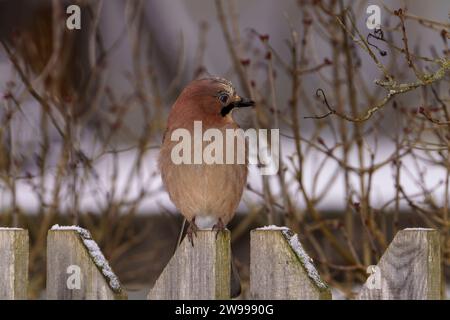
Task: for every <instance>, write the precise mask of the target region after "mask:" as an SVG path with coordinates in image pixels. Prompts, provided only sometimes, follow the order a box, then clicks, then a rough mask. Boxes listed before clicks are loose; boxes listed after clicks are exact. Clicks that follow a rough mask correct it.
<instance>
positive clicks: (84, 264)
mask: <svg viewBox="0 0 450 320" xmlns="http://www.w3.org/2000/svg"><path fill="white" fill-rule="evenodd" d="M79 230H81V231H83V232H84V234H80V232H79V231H77V230H50V231H49V232H48V236H47V299H58V300H84V299H86V300H113V299H126V297H127V295H126V293H125V291H124V290H123V289H122V288H121V287H120V284H119V283H118V281H117V279H116V278H115V275H114V274H113V273H112V271H111V269H110V268H109V265H107V262H106V260H104V258H103V255H102V254H101V252H99V251H97V250H95V251H92V250H91V249H92V247H93V248H94V249H98V246H97V245H96V244H95V242H94V241H93V240H92V239H91V238H90V234H89V232H87V231H86V230H84V229H81V228H79ZM77 270H79V272H77ZM77 274H78V275H79V276H80V278H79V279H80V282H79V284H80V286H79V287H77V286H74V283H76V282H74V279H75V278H74V277H77Z"/></svg>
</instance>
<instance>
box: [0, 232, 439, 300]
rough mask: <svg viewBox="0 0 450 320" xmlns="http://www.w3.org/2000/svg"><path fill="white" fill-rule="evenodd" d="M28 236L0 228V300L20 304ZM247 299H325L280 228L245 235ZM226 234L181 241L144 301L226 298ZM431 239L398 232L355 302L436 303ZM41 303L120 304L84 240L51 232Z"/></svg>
mask: <svg viewBox="0 0 450 320" xmlns="http://www.w3.org/2000/svg"><path fill="white" fill-rule="evenodd" d="M28 248H29V239H28V231H27V230H23V229H18V228H0V299H26V298H27V285H28ZM250 251H251V253H250V255H251V256H250V297H251V298H252V299H331V298H332V295H331V290H330V288H329V287H328V285H327V284H326V283H325V282H324V281H323V280H322V279H321V277H320V275H319V273H318V272H317V270H316V268H315V267H314V264H313V261H312V260H311V258H310V257H309V256H308V254H307V253H306V252H305V251H304V249H303V247H302V245H301V243H300V242H299V240H298V238H297V235H294V234H293V233H292V232H291V231H290V230H289V229H287V228H278V227H265V228H259V229H255V230H253V231H251V243H250ZM230 261H231V250H230V233H229V231H224V232H221V233H220V234H219V236H218V237H216V233H215V232H213V231H200V232H198V236H197V237H196V238H195V246H194V247H192V246H191V245H190V243H189V242H188V241H187V240H185V241H183V242H182V244H181V246H180V247H179V248H178V250H177V251H176V252H175V254H174V256H173V257H172V259H171V260H170V261H169V263H168V265H167V266H166V268H165V269H164V270H163V272H162V273H161V275H160V277H159V278H158V280H157V281H156V283H155V284H154V286H153V288H152V289H151V290H150V292H149V294H148V299H229V298H230V277H231V263H230ZM440 267H441V263H440V246H439V233H438V232H437V231H436V230H433V229H420V228H419V229H418V228H415V229H404V230H402V231H400V232H398V234H397V235H396V236H395V238H394V240H393V241H392V243H391V244H390V246H389V247H388V248H387V250H386V252H385V253H384V255H383V256H382V257H381V259H380V261H379V263H378V265H376V266H370V267H369V268H368V271H369V273H370V276H369V277H368V279H367V282H366V283H365V285H364V286H363V287H362V289H361V291H360V293H359V295H358V297H357V299H372V300H378V299H440V297H441V295H440V290H441V270H440ZM46 292H47V299H103V300H108V299H126V298H127V294H126V292H125V290H124V289H123V288H122V287H121V285H120V282H119V280H118V278H117V277H116V276H115V275H114V273H113V271H112V270H111V268H110V266H109V264H108V262H107V261H106V259H105V258H104V256H103V254H102V253H101V251H100V249H99V248H98V246H97V244H96V242H95V241H94V240H93V239H92V238H91V235H90V233H89V232H88V231H87V230H85V229H82V228H78V227H59V226H55V227H53V228H52V229H51V230H50V231H49V232H48V237H47V289H46Z"/></svg>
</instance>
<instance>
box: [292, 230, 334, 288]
mask: <svg viewBox="0 0 450 320" xmlns="http://www.w3.org/2000/svg"><path fill="white" fill-rule="evenodd" d="M283 235H284V237H285V238H286V239H287V240H288V241H289V244H290V245H291V248H292V249H293V250H294V252H295V253H296V255H297V257H298V258H299V259H300V261H301V262H302V264H303V266H304V267H305V269H306V273H307V274H308V277H309V278H310V279H311V280H312V281H313V282H314V283H315V284H316V286H318V287H319V288H322V289H326V288H328V286H327V285H326V284H325V283H324V282H323V281H322V279H321V278H320V275H319V273H318V272H317V269H316V267H315V266H314V264H313V259H312V258H311V257H310V256H309V255H308V254H307V253H306V252H305V250H304V249H303V246H302V245H301V243H300V241H299V240H298V236H297V234H293V233H292V232H291V231H290V230H289V229H287V228H286V230H284V231H283Z"/></svg>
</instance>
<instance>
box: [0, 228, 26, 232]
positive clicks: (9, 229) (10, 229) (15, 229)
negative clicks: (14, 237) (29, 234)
mask: <svg viewBox="0 0 450 320" xmlns="http://www.w3.org/2000/svg"><path fill="white" fill-rule="evenodd" d="M21 230H23V229H22V228H9V227H0V231H21Z"/></svg>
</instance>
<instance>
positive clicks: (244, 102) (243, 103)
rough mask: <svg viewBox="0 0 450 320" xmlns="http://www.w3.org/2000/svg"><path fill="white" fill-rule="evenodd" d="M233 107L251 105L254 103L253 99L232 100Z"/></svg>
mask: <svg viewBox="0 0 450 320" xmlns="http://www.w3.org/2000/svg"><path fill="white" fill-rule="evenodd" d="M233 105H234V107H235V108H245V107H253V106H254V105H255V101H253V100H250V99H245V98H240V99H239V100H236V101H235V102H233Z"/></svg>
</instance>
